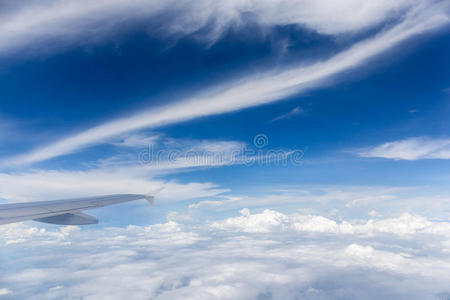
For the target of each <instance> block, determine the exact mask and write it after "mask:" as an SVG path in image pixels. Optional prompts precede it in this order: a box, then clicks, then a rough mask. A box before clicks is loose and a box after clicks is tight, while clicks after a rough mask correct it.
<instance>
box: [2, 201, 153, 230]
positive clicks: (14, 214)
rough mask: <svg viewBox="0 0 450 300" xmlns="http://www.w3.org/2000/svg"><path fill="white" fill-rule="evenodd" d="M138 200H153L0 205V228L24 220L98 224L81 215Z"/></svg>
mask: <svg viewBox="0 0 450 300" xmlns="http://www.w3.org/2000/svg"><path fill="white" fill-rule="evenodd" d="M139 199H147V201H149V202H150V203H151V204H154V197H153V196H150V195H139V194H123V195H107V196H97V197H89V198H75V199H66V200H53V201H39V202H27V203H14V204H2V205H0V225H2V224H8V223H14V222H22V221H27V220H33V221H38V222H43V223H50V224H58V225H87V224H97V223H98V220H97V219H96V218H94V217H92V216H89V215H86V214H84V213H82V211H83V210H86V209H93V208H97V207H103V206H107V205H112V204H117V203H122V202H128V201H133V200H139Z"/></svg>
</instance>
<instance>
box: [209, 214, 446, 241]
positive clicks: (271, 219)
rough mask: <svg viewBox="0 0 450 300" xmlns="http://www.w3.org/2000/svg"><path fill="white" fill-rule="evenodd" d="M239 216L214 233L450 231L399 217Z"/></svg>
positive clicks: (401, 233) (413, 217)
mask: <svg viewBox="0 0 450 300" xmlns="http://www.w3.org/2000/svg"><path fill="white" fill-rule="evenodd" d="M241 214H242V216H239V217H232V218H228V219H225V220H223V221H218V222H214V223H213V224H212V225H211V226H212V227H213V228H216V229H221V230H230V231H238V232H265V233H267V232H286V231H296V232H305V233H332V234H344V235H345V234H352V235H366V236H372V235H374V234H380V233H386V234H394V235H398V236H407V235H412V234H419V233H430V234H443V235H446V236H447V235H448V233H447V232H446V230H447V229H449V228H450V223H447V222H438V223H433V222H430V221H429V220H427V219H426V218H424V217H421V216H418V215H411V214H409V213H403V214H402V215H401V216H400V217H397V218H388V219H380V220H373V219H371V220H368V221H365V222H362V221H356V222H353V223H350V222H348V221H342V222H336V221H334V220H332V219H329V218H326V217H323V216H319V215H300V214H291V215H286V214H283V213H280V212H277V211H274V210H270V209H265V210H264V211H263V212H262V213H257V214H251V213H250V211H249V210H248V209H243V210H241Z"/></svg>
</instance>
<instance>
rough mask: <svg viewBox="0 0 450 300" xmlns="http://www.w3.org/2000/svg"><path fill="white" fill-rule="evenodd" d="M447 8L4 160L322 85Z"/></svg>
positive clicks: (438, 6)
mask: <svg viewBox="0 0 450 300" xmlns="http://www.w3.org/2000/svg"><path fill="white" fill-rule="evenodd" d="M266 3H269V2H266ZM355 3H356V2H355ZM358 3H359V2H358ZM374 3H375V2H374ZM386 3H387V2H386ZM333 7H334V6H333ZM447 10H448V4H446V3H445V2H437V3H435V2H430V3H428V2H421V5H419V6H415V7H414V9H411V10H408V12H407V14H406V15H405V16H404V18H403V19H402V21H401V22H400V23H396V24H395V25H393V26H392V27H390V28H389V29H386V30H383V31H381V32H379V33H378V34H376V35H375V36H372V37H369V38H368V39H366V40H363V41H360V42H358V43H356V44H354V45H353V46H351V47H350V48H349V49H347V50H344V51H342V52H340V53H338V54H336V55H335V56H333V57H331V58H328V59H324V60H321V61H319V62H316V63H312V64H310V65H302V66H290V67H289V68H282V69H281V70H275V71H273V70H272V71H270V72H259V73H257V74H253V75H249V76H247V77H244V78H240V79H238V80H236V81H233V82H228V83H225V84H219V85H218V86H213V87H210V88H207V89H205V90H204V91H201V92H200V93H198V94H197V95H194V96H191V97H188V98H186V99H181V100H179V101H176V102H171V103H170V104H167V105H164V106H161V107H157V108H152V109H150V110H147V111H144V112H140V113H137V114H135V115H132V116H129V117H125V118H122V119H117V120H113V121H110V122H107V123H105V124H101V125H99V126H97V127H93V128H91V129H88V130H86V131H83V132H80V133H78V134H75V135H72V136H68V137H66V138H63V139H61V140H58V141H56V142H54V143H51V144H48V145H46V146H42V147H39V148H37V149H35V150H34V151H31V152H30V153H26V154H24V155H20V156H18V157H12V158H9V159H8V160H7V162H8V163H9V164H29V163H34V162H39V161H43V160H47V159H51V158H53V157H57V156H61V155H65V154H69V153H73V152H75V151H78V150H79V149H81V148H84V147H87V146H90V145H94V144H98V143H104V142H105V141H107V140H108V139H111V138H112V137H114V136H117V135H121V134H124V133H126V132H129V131H133V130H138V129H143V128H156V127H160V126H164V125H168V124H174V123H179V122H183V121H188V120H192V119H195V118H200V117H206V116H212V115H218V114H223V113H228V112H232V111H237V110H241V109H245V108H249V107H253V106H258V105H264V104H268V103H271V102H274V101H278V100H282V99H285V98H286V97H287V96H289V95H292V94H294V93H299V92H302V91H305V90H307V89H310V88H313V87H317V86H320V85H323V84H325V82H324V80H326V79H327V80H330V78H331V77H332V76H333V75H336V74H338V73H340V72H342V71H345V70H349V69H352V68H355V67H358V66H360V65H362V64H363V63H366V62H367V61H368V60H369V59H370V58H372V57H374V56H376V55H378V54H380V53H382V52H383V51H386V50H388V49H390V48H392V47H394V46H396V45H398V44H399V43H400V42H402V41H404V40H406V39H408V38H410V37H412V36H414V35H417V34H422V33H425V32H427V31H429V30H433V29H436V28H439V27H441V26H443V25H446V24H448V22H449V16H448V13H447ZM200 11H201V10H200ZM352 14H353V12H352ZM192 107H196V109H195V110H194V109H192ZM5 163H6V162H5Z"/></svg>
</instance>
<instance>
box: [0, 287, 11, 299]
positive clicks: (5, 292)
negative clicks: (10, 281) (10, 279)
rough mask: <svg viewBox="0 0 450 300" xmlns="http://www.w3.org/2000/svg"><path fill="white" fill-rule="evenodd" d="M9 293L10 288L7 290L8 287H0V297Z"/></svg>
mask: <svg viewBox="0 0 450 300" xmlns="http://www.w3.org/2000/svg"><path fill="white" fill-rule="evenodd" d="M11 293H12V291H11V290H8V289H5V288H1V289H0V297H1V296H5V295H9V294H11Z"/></svg>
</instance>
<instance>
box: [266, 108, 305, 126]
mask: <svg viewBox="0 0 450 300" xmlns="http://www.w3.org/2000/svg"><path fill="white" fill-rule="evenodd" d="M303 112H304V110H303V108H301V107H300V106H297V107H294V109H292V110H291V111H290V112H288V113H285V114H283V115H281V116H278V117H276V118H273V119H272V120H270V121H269V122H270V123H272V122H275V121H279V120H283V119H290V118H292V117H294V116H297V115H300V114H302V113H303Z"/></svg>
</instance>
